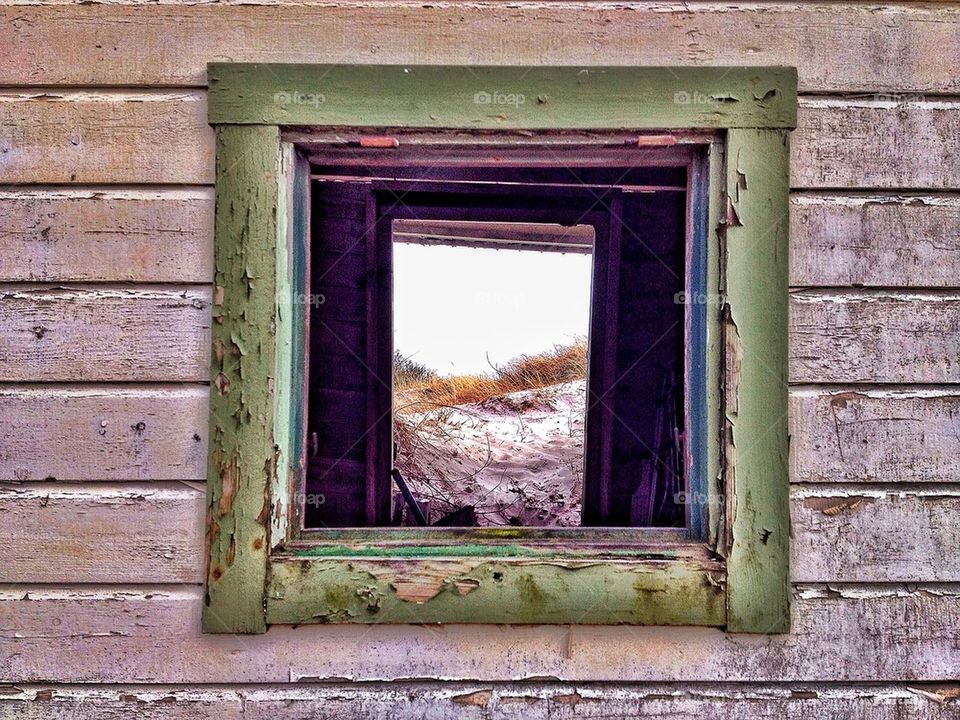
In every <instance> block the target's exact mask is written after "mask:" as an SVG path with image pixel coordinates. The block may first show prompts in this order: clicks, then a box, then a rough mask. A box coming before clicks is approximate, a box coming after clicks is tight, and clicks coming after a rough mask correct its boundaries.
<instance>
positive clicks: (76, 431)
mask: <svg viewBox="0 0 960 720" xmlns="http://www.w3.org/2000/svg"><path fill="white" fill-rule="evenodd" d="M208 396H209V389H208V388H207V387H206V386H204V385H180V386H177V385H170V386H164V387H157V386H133V387H111V386H96V385H91V386H76V387H70V386H67V387H63V386H52V387H50V386H43V385H39V386H38V385H6V386H3V387H0V426H2V427H3V445H2V447H0V480H4V481H11V480H16V481H26V480H46V479H49V480H61V481H76V480H82V481H84V480H92V481H103V480H197V481H203V480H204V479H205V478H206V474H207V428H208V425H209V419H208V414H207V406H208Z"/></svg>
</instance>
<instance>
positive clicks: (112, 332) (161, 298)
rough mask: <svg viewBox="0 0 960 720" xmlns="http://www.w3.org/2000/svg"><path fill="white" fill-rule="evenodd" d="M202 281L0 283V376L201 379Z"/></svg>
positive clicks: (204, 372)
mask: <svg viewBox="0 0 960 720" xmlns="http://www.w3.org/2000/svg"><path fill="white" fill-rule="evenodd" d="M210 300H211V291H210V288H209V287H206V286H198V285H194V286H187V287H181V288H177V287H171V286H163V287H139V288H133V287H123V286H83V285H80V286H74V287H59V286H48V285H0V381H10V382H18V381H19V382H29V381H49V380H59V381H77V380H86V381H96V380H128V381H149V380H156V381H206V380H207V379H208V378H209V364H210V322H211V320H210V312H211V309H210Z"/></svg>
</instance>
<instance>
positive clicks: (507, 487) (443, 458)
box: [392, 220, 594, 527]
mask: <svg viewBox="0 0 960 720" xmlns="http://www.w3.org/2000/svg"><path fill="white" fill-rule="evenodd" d="M392 232H393V268H394V270H393V308H394V311H393V322H394V368H393V413H394V415H393V417H394V437H393V440H394V465H395V468H396V469H397V470H398V471H399V473H400V476H401V478H403V480H400V482H404V481H405V482H406V483H407V485H408V487H409V490H410V491H411V493H412V494H413V496H414V497H415V498H416V499H417V502H418V503H419V504H420V507H421V509H422V514H423V518H421V520H425V521H426V522H427V523H428V524H450V523H457V524H471V525H477V526H560V527H570V526H579V525H580V516H581V511H582V503H583V469H584V468H583V448H584V427H585V422H584V421H585V412H586V377H587V348H588V342H587V336H588V333H589V326H590V284H591V275H592V252H593V242H594V231H593V228H592V227H590V226H588V225H576V226H571V227H564V226H561V225H551V224H546V223H542V224H532V223H484V222H456V221H446V222H428V221H417V220H396V221H394V223H393V229H392ZM392 524H407V525H415V524H418V518H416V517H414V513H413V512H412V508H411V507H410V505H409V503H408V502H406V499H405V497H404V495H403V493H402V492H401V491H400V490H399V489H397V490H396V492H395V493H394V498H393V516H392Z"/></svg>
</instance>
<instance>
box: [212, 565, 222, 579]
mask: <svg viewBox="0 0 960 720" xmlns="http://www.w3.org/2000/svg"><path fill="white" fill-rule="evenodd" d="M211 575H213V579H214V580H219V579H220V578H221V577H223V570H221V569H220V568H214V569H213V572H212V573H211Z"/></svg>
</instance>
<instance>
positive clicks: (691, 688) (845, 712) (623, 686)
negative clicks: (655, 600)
mask: <svg viewBox="0 0 960 720" xmlns="http://www.w3.org/2000/svg"><path fill="white" fill-rule="evenodd" d="M958 692H960V686H958V685H956V684H951V683H944V684H936V685H923V684H919V683H915V684H913V685H911V684H906V683H899V684H881V685H849V684H847V685H833V684H829V683H824V684H809V683H802V684H798V683H789V684H774V685H764V684H760V683H753V684H725V683H717V684H713V683H683V684H679V683H672V684H659V683H657V684H642V685H639V684H627V683H622V682H621V683H618V684H617V685H616V686H613V687H611V686H607V687H597V686H595V685H577V684H571V683H556V682H544V681H534V682H526V683H524V684H523V685H520V686H517V685H510V684H507V683H462V682H456V683H451V682H438V681H432V682H431V681H426V682H420V683H363V684H354V683H349V682H338V683H330V684H323V685H308V686H295V685H290V684H287V685H268V686H258V687H240V688H238V687H210V686H202V685H176V686H170V687H143V686H138V685H110V686H104V687H90V686H57V685H22V686H13V687H7V688H4V687H2V686H0V712H3V711H5V710H6V711H8V712H10V713H11V714H12V716H13V717H16V718H19V719H20V720H76V718H77V717H78V713H80V712H87V713H95V714H96V715H97V717H101V718H124V717H132V716H138V715H142V714H143V713H144V712H145V711H146V712H149V713H150V717H153V718H157V719H158V720H168V719H170V718H177V719H178V720H207V719H209V720H303V719H304V718H317V719H320V720H332V719H334V718H352V717H356V716H357V713H358V708H363V714H364V717H366V718H371V719H374V718H383V719H384V720H387V719H391V720H392V719H393V718H396V717H398V716H406V717H418V718H442V717H453V716H457V717H467V718H482V717H492V716H496V717H497V718H503V719H504V720H538V719H540V718H542V719H544V720H546V719H547V718H550V719H551V720H562V719H563V718H585V719H587V720H589V719H590V718H593V719H594V720H598V719H600V718H604V719H606V720H609V719H611V718H635V717H659V718H674V719H675V720H698V719H700V718H712V717H715V716H716V711H717V709H718V707H719V708H722V709H723V717H724V718H726V719H727V720H756V719H757V718H790V720H822V719H823V718H846V719H847V720H940V719H942V718H945V717H953V714H952V710H953V709H954V708H955V706H956V702H955V701H953V700H952V699H953V698H954V697H956V695H957V694H958ZM947 703H949V705H947ZM945 705H946V707H945ZM399 708H403V710H402V711H399V710H398V709H399Z"/></svg>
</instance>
